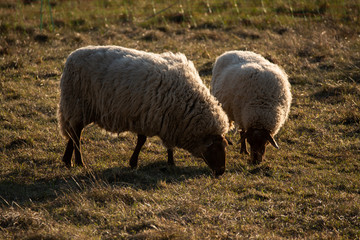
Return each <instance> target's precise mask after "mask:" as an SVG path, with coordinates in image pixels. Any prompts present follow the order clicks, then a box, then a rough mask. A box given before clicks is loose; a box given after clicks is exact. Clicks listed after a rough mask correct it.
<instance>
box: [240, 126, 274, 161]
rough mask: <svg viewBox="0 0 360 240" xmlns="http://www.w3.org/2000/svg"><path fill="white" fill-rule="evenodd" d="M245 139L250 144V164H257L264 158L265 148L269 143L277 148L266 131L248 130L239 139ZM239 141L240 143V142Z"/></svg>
mask: <svg viewBox="0 0 360 240" xmlns="http://www.w3.org/2000/svg"><path fill="white" fill-rule="evenodd" d="M243 138H245V139H247V142H248V143H249V144H250V158H251V160H250V163H251V164H259V163H261V162H262V160H263V159H264V156H265V151H266V146H267V145H268V144H269V143H270V144H271V145H273V146H274V147H275V148H279V146H278V145H277V143H276V141H275V140H274V138H273V137H272V136H271V135H270V132H269V131H268V130H266V129H256V128H249V129H248V130H247V131H246V132H245V134H244V135H243V136H242V137H241V140H243ZM241 140H240V141H241Z"/></svg>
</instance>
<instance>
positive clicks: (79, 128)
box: [73, 125, 85, 167]
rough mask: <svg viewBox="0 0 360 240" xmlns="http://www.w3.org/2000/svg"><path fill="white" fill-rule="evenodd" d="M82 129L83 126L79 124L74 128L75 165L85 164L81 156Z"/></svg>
mask: <svg viewBox="0 0 360 240" xmlns="http://www.w3.org/2000/svg"><path fill="white" fill-rule="evenodd" d="M82 130H83V126H82V125H79V126H77V127H76V128H75V129H74V133H75V134H74V140H73V141H74V150H75V165H77V166H82V167H83V166H85V165H84V162H83V161H82V157H81V141H80V139H81V132H82Z"/></svg>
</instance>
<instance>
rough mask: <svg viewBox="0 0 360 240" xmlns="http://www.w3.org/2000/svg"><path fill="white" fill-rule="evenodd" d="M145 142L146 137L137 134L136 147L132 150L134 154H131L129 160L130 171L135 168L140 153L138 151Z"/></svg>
mask: <svg viewBox="0 0 360 240" xmlns="http://www.w3.org/2000/svg"><path fill="white" fill-rule="evenodd" d="M145 142H146V136H145V135H141V134H138V139H137V143H136V147H135V150H134V152H133V154H132V155H131V158H130V167H131V168H132V169H134V168H136V167H137V164H138V158H139V153H140V150H141V148H142V146H144V144H145Z"/></svg>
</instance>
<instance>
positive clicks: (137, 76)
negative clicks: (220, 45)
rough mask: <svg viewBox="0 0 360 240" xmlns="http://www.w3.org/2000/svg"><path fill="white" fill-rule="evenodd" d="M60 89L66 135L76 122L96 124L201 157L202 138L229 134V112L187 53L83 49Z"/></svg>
mask: <svg viewBox="0 0 360 240" xmlns="http://www.w3.org/2000/svg"><path fill="white" fill-rule="evenodd" d="M60 88H61V98H60V103H59V110H58V118H59V125H60V129H61V132H62V134H63V135H64V136H65V137H69V136H68V132H69V130H70V128H71V127H72V126H75V125H76V124H79V123H81V124H83V126H86V125H88V124H90V123H96V124H97V125H99V126H100V127H101V128H104V129H105V130H107V131H109V132H113V133H120V132H123V131H131V132H135V133H137V134H142V135H145V136H155V135H157V136H159V137H160V138H161V139H162V141H163V142H164V145H165V146H166V147H168V148H172V147H175V146H177V147H181V148H184V149H186V150H188V151H190V152H191V153H193V154H194V155H195V154H196V153H197V152H198V148H199V144H200V143H201V142H202V141H201V140H202V138H204V137H205V136H207V135H223V134H225V133H226V132H227V131H228V118H227V116H226V114H225V113H224V112H223V110H222V108H221V106H220V104H219V103H218V101H217V100H216V99H215V98H214V97H213V96H212V95H211V94H210V92H209V90H208V89H207V88H206V86H205V85H204V84H203V82H202V81H201V79H200V77H199V75H198V73H197V71H196V69H195V67H194V65H193V63H192V62H191V61H189V60H187V59H186V57H185V55H183V54H173V53H170V52H168V53H163V54H155V53H147V52H143V51H137V50H134V49H128V48H123V47H118V46H97V47H95V46H88V47H84V48H80V49H78V50H76V51H74V52H72V53H71V54H70V55H69V57H68V58H67V61H66V63H65V67H64V71H63V75H62V77H61V82H60Z"/></svg>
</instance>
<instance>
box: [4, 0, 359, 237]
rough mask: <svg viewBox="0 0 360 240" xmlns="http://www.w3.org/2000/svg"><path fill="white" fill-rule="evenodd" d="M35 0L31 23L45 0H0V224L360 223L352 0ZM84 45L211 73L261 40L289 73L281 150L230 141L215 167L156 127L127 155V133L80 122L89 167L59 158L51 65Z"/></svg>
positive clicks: (196, 229) (95, 230)
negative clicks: (256, 161) (244, 151)
mask: <svg viewBox="0 0 360 240" xmlns="http://www.w3.org/2000/svg"><path fill="white" fill-rule="evenodd" d="M44 2H45V3H46V4H44V6H43V14H42V22H43V24H42V25H41V24H40V19H41V14H40V8H41V1H40V0H38V1H30V0H27V1H25V0H23V1H19V0H18V1H11V0H0V72H1V74H0V239H289V238H290V239H294V238H295V239H296V238H298V239H359V238H360V2H359V1H358V0H344V1H338V0H319V1H311V0H300V1H292V0H289V1H285V0H275V1H270V0H263V1H260V0H259V1H245V0H236V1H235V0H234V1H233V0H228V1H218V0H208V1H205V0H199V1H189V0H180V1H169V0H166V1H165V0H164V1H162V0H156V1H120V0H119V1H115V0H104V1H95V0H94V1H85V0H77V1H75V0H68V1H67V0H62V1H54V0H51V1H50V3H51V15H50V11H49V10H50V8H49V6H48V4H47V1H44ZM40 25H41V29H40ZM90 44H91V45H106V44H114V45H121V46H125V47H131V48H136V49H139V50H146V51H152V52H158V53H160V52H163V51H173V52H183V53H184V54H186V56H187V57H188V58H189V59H191V60H192V61H194V63H195V66H196V67H197V69H198V71H199V73H200V75H201V77H202V79H203V81H204V82H205V83H206V85H207V86H209V82H210V79H211V69H212V65H213V63H214V61H215V58H216V57H217V56H218V55H220V54H222V53H223V52H224V51H227V50H233V49H239V50H251V51H255V52H257V53H260V54H262V55H264V56H265V57H266V58H268V59H269V60H271V61H272V62H274V63H277V64H279V65H281V66H282V67H283V68H284V69H285V71H286V72H287V73H288V75H289V79H290V82H291V84H292V94H293V103H292V107H291V113H290V117H289V119H288V121H287V122H286V124H285V126H284V127H283V128H282V129H281V131H280V132H279V134H278V135H277V136H276V137H275V139H276V140H277V142H278V144H279V146H280V149H279V150H276V149H274V148H272V147H268V151H267V154H266V160H265V161H264V162H263V163H262V164H261V165H259V166H250V165H248V163H247V161H248V159H249V156H244V155H240V153H239V152H240V148H239V145H238V144H236V145H234V146H230V147H229V148H228V153H227V154H228V155H227V170H226V172H225V174H224V175H223V176H222V177H221V178H219V179H214V178H213V177H212V176H211V172H210V170H209V168H208V167H207V166H206V164H205V163H204V162H203V161H202V160H200V159H197V158H194V157H192V156H191V155H190V154H189V153H188V152H186V151H184V150H181V149H177V150H176V152H175V156H174V157H175V162H176V165H177V166H176V167H174V168H169V167H167V165H166V158H167V155H166V149H165V148H164V147H163V146H162V145H161V142H160V140H159V139H158V138H156V137H155V138H151V139H150V141H148V142H147V143H146V144H145V146H144V148H143V151H142V152H141V153H140V159H139V165H140V166H139V168H138V169H137V170H131V169H130V168H129V167H128V160H129V159H130V156H131V154H132V151H133V148H134V147H135V142H136V137H135V135H134V134H132V133H123V134H120V135H119V136H114V135H111V134H109V133H106V132H104V131H103V130H101V129H99V128H98V127H97V126H89V127H87V128H86V129H85V131H84V138H83V156H84V161H85V162H86V163H87V165H88V168H87V169H84V168H73V169H67V168H65V167H64V165H63V163H62V162H61V157H62V154H63V151H64V149H65V144H66V143H65V140H64V139H63V138H62V137H61V136H60V134H59V127H58V125H57V119H56V111H57V104H58V101H59V80H60V75H61V72H62V69H63V67H64V63H65V59H66V57H67V56H68V55H69V53H70V52H71V51H73V50H75V49H77V48H79V47H82V46H86V45H90ZM229 137H230V138H231V139H232V141H233V142H234V143H237V142H238V141H239V135H238V134H235V133H229Z"/></svg>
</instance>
